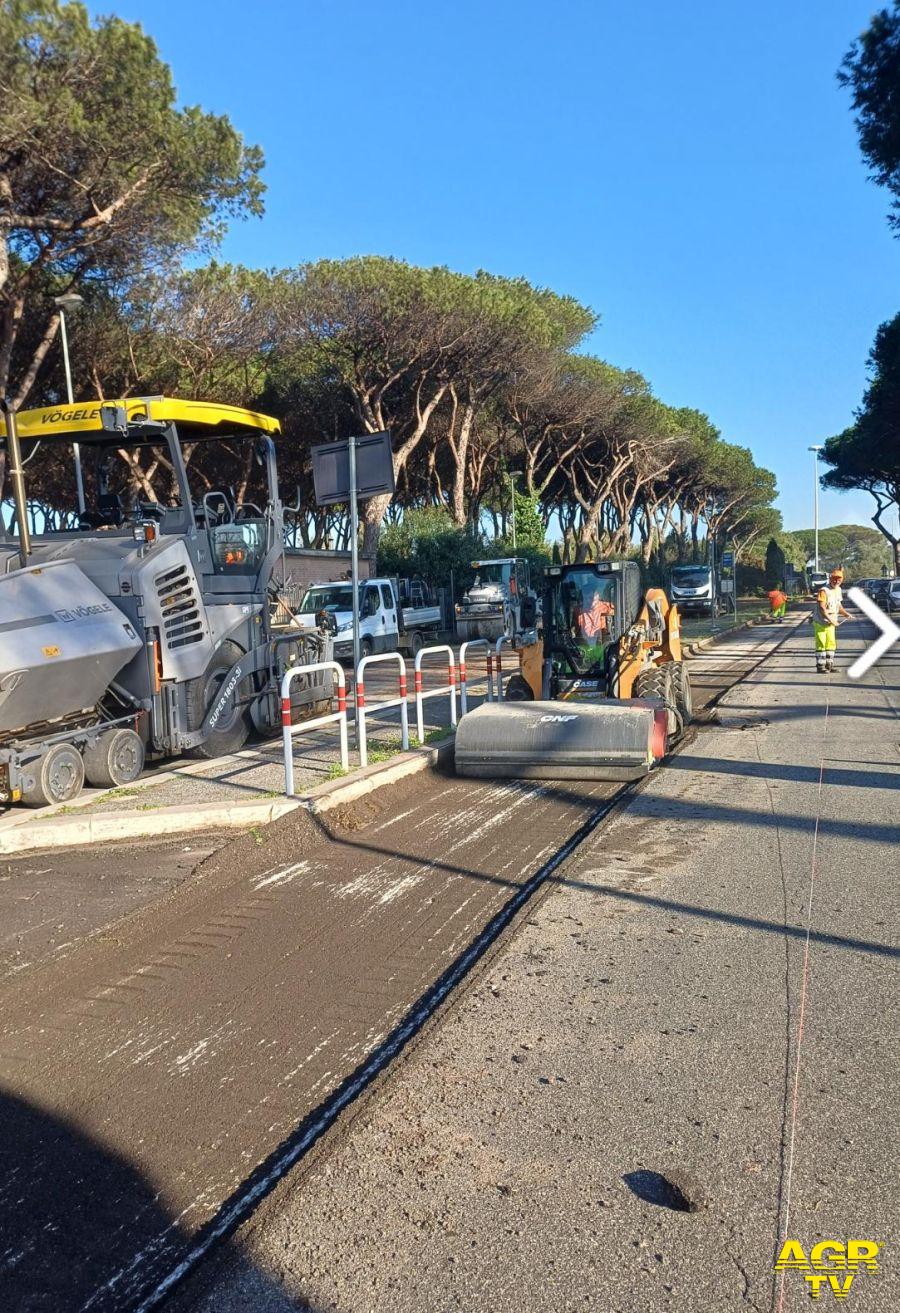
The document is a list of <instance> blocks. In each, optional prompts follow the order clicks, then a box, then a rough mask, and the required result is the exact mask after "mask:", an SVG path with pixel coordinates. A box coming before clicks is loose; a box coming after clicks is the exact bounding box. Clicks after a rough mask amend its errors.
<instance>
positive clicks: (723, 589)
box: [719, 579, 734, 593]
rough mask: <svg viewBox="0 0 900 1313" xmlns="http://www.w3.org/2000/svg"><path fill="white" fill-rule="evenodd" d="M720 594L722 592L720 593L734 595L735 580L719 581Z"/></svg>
mask: <svg viewBox="0 0 900 1313" xmlns="http://www.w3.org/2000/svg"><path fill="white" fill-rule="evenodd" d="M719 592H720V593H733V592H734V580H733V579H720V580H719Z"/></svg>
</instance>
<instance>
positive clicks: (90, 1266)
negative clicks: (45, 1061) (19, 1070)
mask: <svg viewBox="0 0 900 1313" xmlns="http://www.w3.org/2000/svg"><path fill="white" fill-rule="evenodd" d="M0 1126H2V1128H3V1132H2V1138H0V1309H2V1310H3V1313H76V1310H78V1313H82V1311H84V1313H87V1311H88V1310H90V1313H131V1310H135V1309H137V1308H138V1307H141V1306H143V1305H142V1301H144V1300H146V1299H147V1298H148V1297H150V1296H151V1295H152V1293H153V1290H154V1288H155V1287H156V1285H157V1284H158V1278H159V1274H160V1271H161V1268H160V1265H159V1259H160V1256H164V1255H165V1254H166V1253H167V1252H169V1251H171V1252H172V1253H173V1254H174V1253H177V1252H178V1251H179V1250H180V1251H182V1252H186V1250H187V1249H188V1247H189V1245H190V1243H191V1237H190V1236H189V1235H188V1232H187V1229H186V1228H184V1227H182V1225H181V1220H182V1219H181V1218H178V1217H173V1216H171V1214H170V1213H169V1212H168V1211H167V1209H166V1206H165V1202H164V1198H165V1182H159V1183H157V1184H155V1185H154V1184H151V1183H150V1182H149V1181H147V1180H146V1179H145V1178H144V1177H143V1176H142V1174H141V1172H140V1169H139V1167H138V1166H136V1165H135V1163H134V1162H131V1161H129V1160H127V1159H126V1158H125V1157H123V1156H122V1155H120V1154H118V1153H115V1152H111V1151H110V1150H109V1149H107V1148H106V1147H104V1146H103V1145H102V1144H100V1143H99V1142H98V1141H97V1140H96V1139H93V1138H92V1137H91V1136H88V1135H85V1134H83V1133H82V1132H81V1131H80V1130H79V1129H78V1128H77V1126H75V1125H73V1124H72V1123H71V1122H65V1121H62V1120H60V1119H58V1118H56V1117H54V1116H52V1115H50V1114H49V1113H47V1112H44V1111H42V1110H41V1109H39V1108H36V1107H35V1106H33V1105H32V1104H29V1103H26V1102H24V1101H23V1100H22V1099H19V1098H16V1097H14V1096H11V1095H10V1094H8V1093H6V1092H0ZM134 1149H135V1157H136V1158H137V1157H138V1156H139V1153H140V1148H139V1146H138V1145H135V1146H134ZM238 1261H239V1263H240V1266H241V1268H242V1272H243V1279H244V1280H246V1279H247V1276H248V1273H251V1272H252V1283H251V1284H252V1288H253V1290H254V1295H255V1298H254V1301H253V1304H252V1308H253V1313H290V1311H291V1310H298V1311H299V1310H304V1311H305V1313H308V1310H309V1305H307V1304H306V1303H305V1302H303V1301H302V1300H301V1299H299V1298H295V1299H290V1298H288V1297H287V1296H286V1295H285V1294H284V1292H283V1291H282V1290H281V1288H280V1287H278V1286H276V1285H275V1284H274V1283H273V1282H271V1281H270V1280H269V1278H268V1277H266V1276H265V1275H264V1274H263V1273H261V1272H259V1271H258V1269H251V1268H250V1265H249V1264H247V1263H246V1260H244V1259H243V1258H240V1259H239V1260H238ZM164 1267H165V1269H166V1270H170V1268H171V1264H168V1263H166V1264H164ZM151 1306H152V1305H150V1304H148V1305H146V1307H148V1308H149V1307H151ZM250 1307H251V1306H250V1305H245V1308H246V1309H247V1313H249V1308H250Z"/></svg>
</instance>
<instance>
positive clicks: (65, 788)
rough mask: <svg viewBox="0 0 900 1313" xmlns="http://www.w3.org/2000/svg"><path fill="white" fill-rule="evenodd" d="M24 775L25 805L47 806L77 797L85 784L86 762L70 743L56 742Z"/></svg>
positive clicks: (32, 763) (23, 799)
mask: <svg viewBox="0 0 900 1313" xmlns="http://www.w3.org/2000/svg"><path fill="white" fill-rule="evenodd" d="M23 774H26V778H25V779H24V781H23V783H24V787H23V789H22V802H23V803H24V804H25V806H26V807H47V806H49V805H51V804H53V803H59V802H71V801H72V799H73V798H76V797H77V796H78V794H79V793H80V792H81V786H82V784H84V762H83V761H82V760H81V753H80V752H79V751H78V749H77V748H73V747H72V745H71V743H57V744H55V746H54V747H52V748H50V749H49V751H47V752H45V753H44V755H43V757H40V758H38V760H37V761H34V762H31V763H30V765H29V766H28V768H27V772H23Z"/></svg>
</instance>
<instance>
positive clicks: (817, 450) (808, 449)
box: [806, 447, 825, 452]
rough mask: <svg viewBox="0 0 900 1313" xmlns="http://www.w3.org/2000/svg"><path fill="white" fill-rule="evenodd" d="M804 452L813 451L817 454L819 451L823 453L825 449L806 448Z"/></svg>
mask: <svg viewBox="0 0 900 1313" xmlns="http://www.w3.org/2000/svg"><path fill="white" fill-rule="evenodd" d="M806 450H807V451H815V452H819V451H824V450H825V448H824V447H807V448H806Z"/></svg>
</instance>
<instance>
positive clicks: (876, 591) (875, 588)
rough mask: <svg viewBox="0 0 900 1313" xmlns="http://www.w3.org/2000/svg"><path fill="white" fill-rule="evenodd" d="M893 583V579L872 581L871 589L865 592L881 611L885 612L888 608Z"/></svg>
mask: <svg viewBox="0 0 900 1313" xmlns="http://www.w3.org/2000/svg"><path fill="white" fill-rule="evenodd" d="M895 582H896V580H894V579H873V580H872V586H871V588H869V589H868V590H867V595H868V596H869V597H871V599H872V601H873V602H874V603H875V605H876V606H880V607H881V609H882V611H887V609H888V607H889V606H890V596H891V585H892V584H893V583H895Z"/></svg>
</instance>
